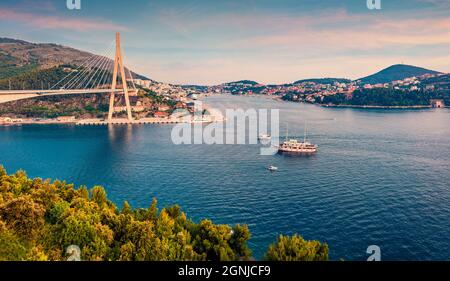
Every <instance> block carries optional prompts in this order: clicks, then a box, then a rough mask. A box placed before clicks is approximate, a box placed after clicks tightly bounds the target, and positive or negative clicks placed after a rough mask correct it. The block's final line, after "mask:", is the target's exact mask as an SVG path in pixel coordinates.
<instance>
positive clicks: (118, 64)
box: [108, 32, 133, 123]
mask: <svg viewBox="0 0 450 281" xmlns="http://www.w3.org/2000/svg"><path fill="white" fill-rule="evenodd" d="M119 71H120V76H121V78H122V85H123V92H124V95H125V105H126V109H127V119H128V121H129V122H130V123H131V122H132V121H133V115H132V113H131V104H130V96H129V92H128V85H127V79H126V76H125V64H124V63H123V56H122V48H121V44H120V33H119V32H117V33H116V55H115V58H114V71H113V79H112V87H111V88H112V90H113V91H114V90H115V89H116V87H117V76H118V75H119ZM114 98H115V92H111V96H110V98H109V112H108V123H111V122H112V120H113V114H114Z"/></svg>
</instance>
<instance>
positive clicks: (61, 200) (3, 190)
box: [0, 166, 328, 261]
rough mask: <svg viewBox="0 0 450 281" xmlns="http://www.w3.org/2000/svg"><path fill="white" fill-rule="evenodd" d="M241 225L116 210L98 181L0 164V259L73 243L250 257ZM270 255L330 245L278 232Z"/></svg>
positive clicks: (175, 211) (160, 255)
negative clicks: (84, 182) (91, 183)
mask: <svg viewBox="0 0 450 281" xmlns="http://www.w3.org/2000/svg"><path fill="white" fill-rule="evenodd" d="M249 239H250V232H249V230H248V227H247V226H246V225H235V226H234V227H231V226H228V225H216V224H213V223H212V222H211V221H210V220H202V221H201V222H200V223H194V222H193V221H192V220H190V219H188V218H187V217H186V215H185V214H184V213H183V212H182V211H181V210H180V208H179V207H178V206H172V207H169V208H164V209H162V210H158V207H157V201H156V199H154V200H153V202H152V203H151V205H150V206H149V207H148V208H147V209H132V208H131V207H130V205H129V204H128V203H127V202H125V203H124V205H123V207H122V208H121V209H120V210H119V209H118V208H117V207H116V206H115V205H114V204H113V203H112V202H111V201H109V200H108V198H107V195H106V192H105V190H104V189H103V188H102V187H100V186H96V187H94V188H93V189H91V190H90V191H88V189H87V188H86V187H83V186H82V187H80V188H78V189H75V188H74V186H73V185H72V184H67V183H65V182H61V181H54V182H51V181H50V180H42V179H39V178H37V179H29V178H28V177H27V175H26V174H25V172H23V171H18V172H16V173H15V174H12V175H8V174H7V173H6V171H5V169H4V168H3V167H2V166H0V260H3V261H5V260H6V261H8V260H9V261H26V260H30V261H46V260H53V261H59V260H67V258H68V254H67V252H66V251H67V248H68V247H69V246H71V245H77V246H79V248H80V249H81V259H82V260H91V261H96V260H111V261H116V260H122V261H143V260H149V261H151V260H157V261H170V260H178V261H185V260H212V261H233V260H248V259H250V258H251V252H250V249H249V248H248V245H247V242H248V240H249ZM266 258H267V259H269V260H323V259H327V258H328V247H327V246H326V245H325V246H322V245H320V243H318V242H316V241H312V242H307V241H304V240H303V239H301V237H299V236H294V237H293V238H292V240H290V238H287V237H280V239H279V241H278V242H277V243H276V244H275V245H272V246H270V248H269V252H268V253H267V257H266Z"/></svg>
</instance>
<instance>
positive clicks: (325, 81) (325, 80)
mask: <svg viewBox="0 0 450 281" xmlns="http://www.w3.org/2000/svg"><path fill="white" fill-rule="evenodd" d="M306 82H314V83H317V84H333V83H335V82H338V83H349V82H351V80H350V79H345V78H311V79H303V80H298V81H295V82H294V83H293V84H294V85H295V84H301V83H306Z"/></svg>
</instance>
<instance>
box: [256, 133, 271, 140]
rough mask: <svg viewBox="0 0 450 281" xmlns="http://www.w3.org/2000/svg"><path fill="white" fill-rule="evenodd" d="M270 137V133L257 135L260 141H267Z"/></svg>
mask: <svg viewBox="0 0 450 281" xmlns="http://www.w3.org/2000/svg"><path fill="white" fill-rule="evenodd" d="M270 139H271V137H270V135H267V134H260V135H259V136H258V140H260V141H269V140H270Z"/></svg>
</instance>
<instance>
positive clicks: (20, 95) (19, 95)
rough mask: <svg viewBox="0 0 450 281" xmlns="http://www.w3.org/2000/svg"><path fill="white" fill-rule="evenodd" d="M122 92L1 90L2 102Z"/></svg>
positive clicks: (106, 90)
mask: <svg viewBox="0 0 450 281" xmlns="http://www.w3.org/2000/svg"><path fill="white" fill-rule="evenodd" d="M113 92H114V93H120V92H123V89H115V90H112V89H82V90H65V89H59V90H6V91H0V103H5V102H10V101H16V100H23V99H30V98H37V97H45V96H59V95H79V94H110V93H113ZM128 93H129V94H130V95H135V94H136V93H137V90H134V89H131V90H128Z"/></svg>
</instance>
